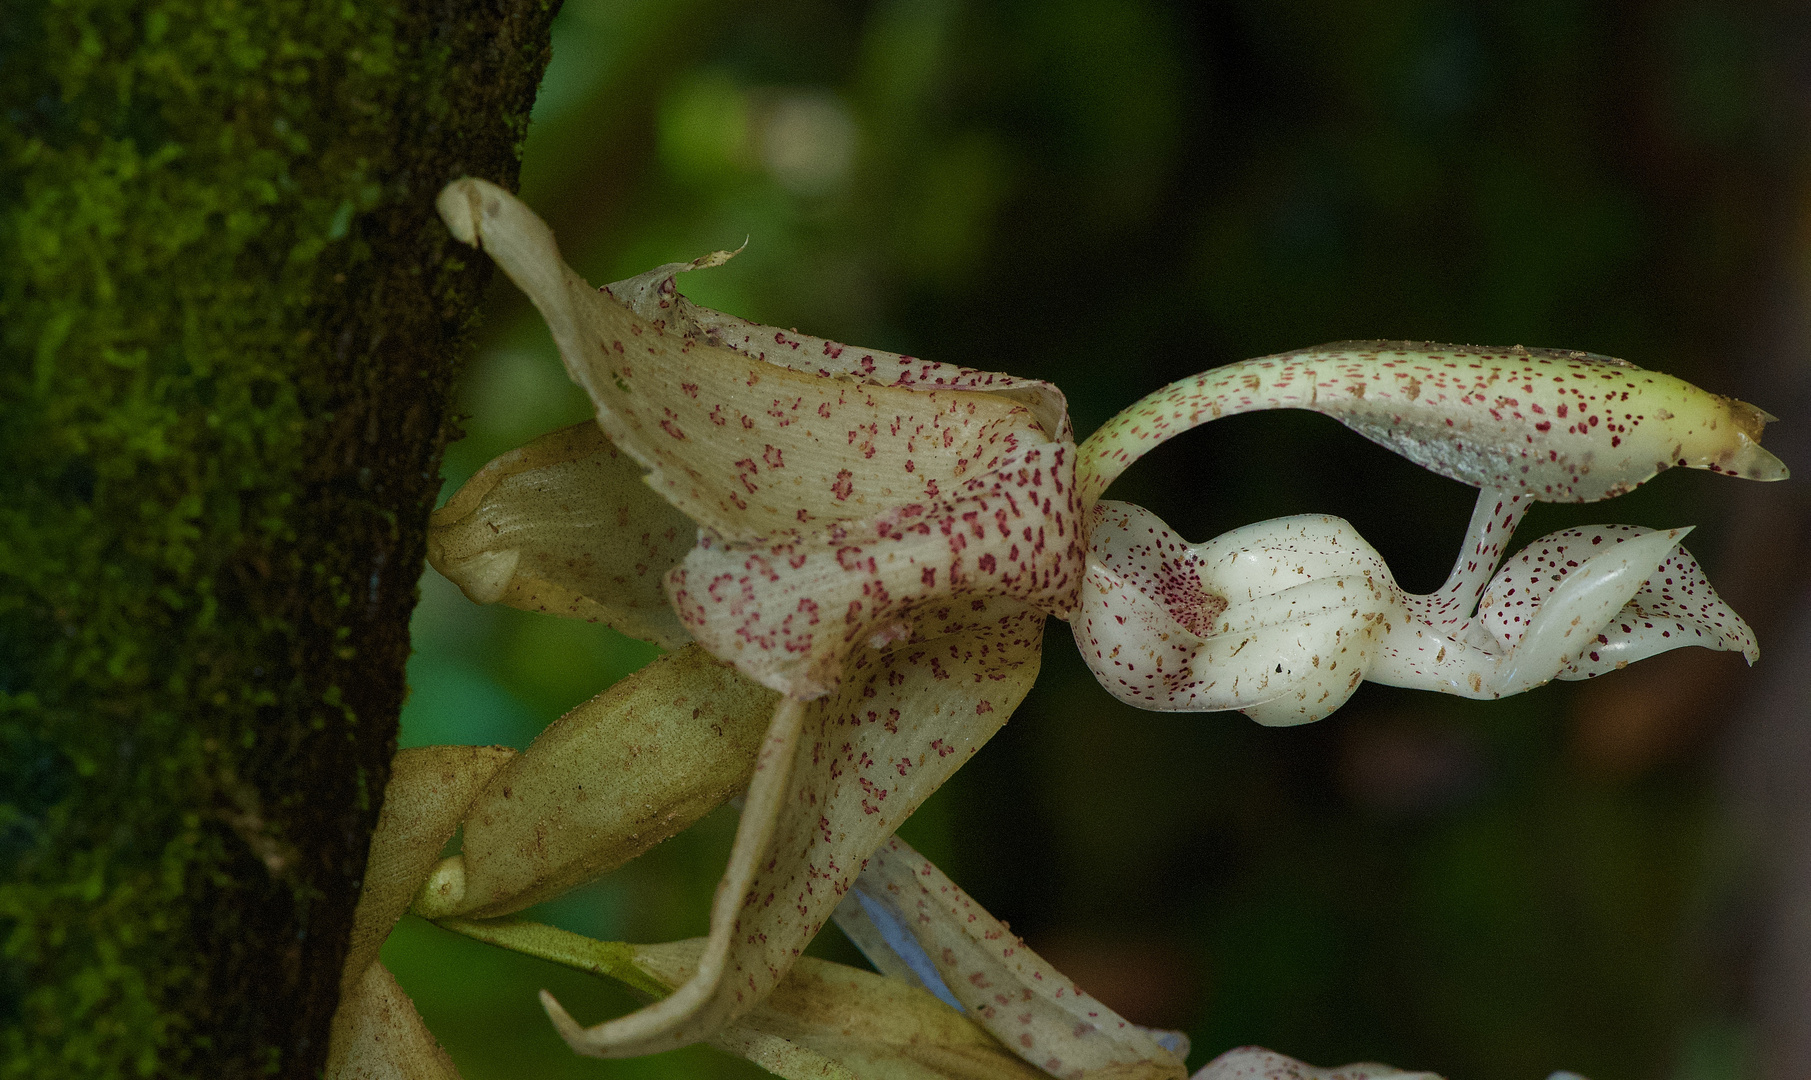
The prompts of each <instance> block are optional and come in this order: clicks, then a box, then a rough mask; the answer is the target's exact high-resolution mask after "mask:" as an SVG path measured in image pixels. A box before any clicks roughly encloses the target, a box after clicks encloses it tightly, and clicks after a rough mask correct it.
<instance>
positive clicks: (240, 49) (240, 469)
mask: <svg viewBox="0 0 1811 1080" xmlns="http://www.w3.org/2000/svg"><path fill="white" fill-rule="evenodd" d="M555 6H556V0H346V2H339V0H332V2H325V3H320V2H315V0H6V2H5V3H3V4H0V110H4V111H0V378H3V379H4V391H3V394H4V407H3V411H0V453H3V455H4V456H3V457H0V462H3V464H0V493H3V494H0V581H4V585H3V586H0V942H3V943H4V951H3V956H4V962H3V964H0V1075H3V1076H5V1077H25V1076H29V1077H33V1078H39V1077H59V1076H72V1077H78V1076H79V1077H83V1078H95V1077H114V1076H136V1075H152V1074H156V1075H171V1076H205V1077H210V1078H212V1077H237V1076H252V1075H283V1076H294V1077H310V1076H315V1075H318V1073H319V1071H320V1067H321V1064H322V1062H323V1060H324V1057H325V1054H326V1032H327V1025H328V1020H329V1017H330V1016H331V1014H332V1011H333V1008H334V1005H335V1001H336V996H337V981H338V977H339V971H340V963H341V958H342V954H343V952H344V948H345V939H346V934H347V930H348V927H349V923H350V917H351V912H352V907H353V903H354V901H355V899H356V896H357V892H358V887H359V879H360V875H361V873H362V872H363V865H364V860H365V848H366V844H367V841H368V839H369V836H370V830H371V826H372V823H373V821H374V819H375V817H376V813H377V802H378V798H379V795H380V793H381V792H382V791H383V787H384V783H385V780H386V778H387V768H388V762H389V759H390V756H391V753H392V752H393V749H394V745H395V737H396V718H397V713H398V710H399V708H400V705H401V701H402V697H403V692H404V685H403V664H404V661H405V660H406V658H407V656H408V652H409V643H408V619H409V614H410V610H411V609H412V608H413V606H414V603H415V581H416V577H417V575H418V573H419V571H420V567H421V563H422V534H423V527H424V524H425V519H426V515H427V512H428V509H429V508H430V506H431V504H432V501H433V498H434V494H435V491H436V489H437V487H438V484H439V479H438V473H439V457H440V451H441V447H442V444H443V442H444V440H445V438H446V406H447V400H448V388H449V385H450V382H451V378H452V375H453V371H454V368H455V366H456V361H457V359H458V357H459V354H460V352H461V348H462V342H463V340H464V334H465V330H466V327H467V324H468V321H469V318H470V314H471V311H472V308H473V304H474V301H475V299H476V297H477V295H478V293H479V290H480V289H481V287H482V285H483V283H484V279H485V277H486V275H487V274H488V270H487V269H486V268H485V266H482V265H479V264H480V263H482V262H483V260H474V261H472V262H471V263H467V262H465V261H462V259H461V255H462V254H463V249H461V248H460V247H458V246H457V245H455V244H452V243H450V242H449V239H448V237H447V236H446V233H445V230H444V229H443V228H442V227H441V226H440V223H439V222H438V220H437V219H436V218H435V216H434V210H433V197H434V194H435V192H436V191H437V190H438V189H439V187H440V186H441V185H442V184H443V183H445V182H446V181H448V180H450V179H453V178H455V177H458V176H460V175H464V174H470V175H474V176H481V177H486V178H488V179H491V180H494V181H497V182H498V183H501V184H504V185H506V186H509V187H512V188H513V187H514V185H515V180H516V171H517V155H518V148H519V145H520V140H521V138H522V135H523V131H524V127H525V125H526V123H527V116H528V109H529V106H530V103H531V102H532V99H533V95H534V91H535V88H536V86H537V84H538V82H539V80H540V74H541V70H542V67H543V66H544V64H545V62H546V60H547V53H548V46H547V43H548V24H549V22H550V21H551V19H552V16H553V13H554V12H553V9H554V7H555Z"/></svg>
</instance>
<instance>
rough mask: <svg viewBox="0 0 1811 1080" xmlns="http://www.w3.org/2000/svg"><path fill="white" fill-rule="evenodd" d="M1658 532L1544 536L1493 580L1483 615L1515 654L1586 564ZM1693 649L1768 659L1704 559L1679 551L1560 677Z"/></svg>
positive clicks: (1618, 528) (1602, 530)
mask: <svg viewBox="0 0 1811 1080" xmlns="http://www.w3.org/2000/svg"><path fill="white" fill-rule="evenodd" d="M1650 535H1653V530H1652V529H1643V528H1640V527H1638V526H1634V525H1592V526H1587V527H1585V528H1581V529H1566V530H1563V531H1561V532H1556V533H1552V534H1550V535H1547V536H1543V537H1541V538H1540V539H1539V540H1536V541H1535V542H1534V543H1532V544H1530V545H1528V546H1527V547H1526V548H1524V549H1523V550H1522V551H1521V552H1520V553H1519V554H1517V555H1515V556H1514V557H1512V558H1511V559H1510V560H1509V561H1508V563H1506V564H1505V565H1504V566H1503V568H1502V570H1501V571H1499V572H1498V574H1497V575H1496V577H1495V578H1493V579H1492V580H1491V582H1490V586H1489V588H1488V589H1487V590H1486V592H1485V597H1484V602H1483V604H1482V605H1481V606H1480V608H1479V611H1478V618H1479V620H1480V621H1481V622H1482V623H1483V624H1484V626H1485V627H1487V628H1488V629H1489V630H1490V632H1491V634H1492V635H1493V636H1494V637H1495V638H1496V639H1497V641H1498V642H1500V643H1501V644H1502V645H1503V647H1504V648H1505V649H1507V648H1509V647H1511V646H1513V645H1515V644H1517V643H1518V642H1520V641H1521V639H1522V637H1523V635H1524V633H1525V632H1526V631H1527V628H1528V625H1529V623H1530V622H1532V621H1533V619H1534V618H1535V615H1536V614H1537V613H1538V612H1539V610H1540V609H1541V607H1542V606H1543V605H1544V604H1545V603H1546V601H1547V600H1548V598H1549V597H1551V596H1552V595H1553V593H1554V591H1555V590H1556V589H1558V588H1559V587H1560V584H1561V583H1562V582H1564V581H1565V580H1566V579H1567V578H1568V577H1569V576H1570V575H1571V574H1572V573H1574V572H1575V571H1576V570H1577V569H1578V567H1579V566H1580V565H1581V564H1583V563H1585V562H1586V561H1588V560H1590V559H1591V558H1593V557H1595V556H1597V555H1600V554H1602V553H1603V552H1606V551H1609V550H1612V549H1614V548H1616V547H1617V546H1619V545H1621V544H1625V543H1627V542H1629V541H1631V540H1634V539H1636V538H1637V537H1642V536H1650ZM1687 645H1697V646H1700V647H1702V648H1706V649H1718V650H1727V651H1730V652H1739V653H1741V654H1742V655H1743V656H1745V657H1747V658H1748V662H1749V663H1751V664H1752V663H1754V661H1755V660H1756V659H1757V658H1758V657H1759V656H1760V649H1759V646H1758V645H1756V643H1755V638H1754V632H1753V631H1752V630H1750V629H1749V628H1748V624H1747V623H1746V622H1744V621H1743V620H1742V617H1741V616H1739V615H1737V614H1736V613H1735V611H1734V610H1733V609H1731V608H1730V606H1729V605H1728V604H1727V603H1725V602H1724V600H1723V598H1722V597H1721V596H1718V595H1717V591H1716V590H1715V589H1713V588H1712V587H1711V584H1710V580H1709V579H1708V578H1707V577H1705V575H1704V570H1703V568H1702V567H1700V566H1699V565H1698V561H1697V560H1696V559H1694V558H1692V556H1691V553H1690V552H1688V551H1686V550H1685V549H1684V548H1674V549H1673V550H1672V551H1671V552H1670V553H1668V554H1667V555H1666V556H1665V558H1664V559H1663V560H1662V561H1661V562H1660V564H1659V565H1658V566H1657V567H1655V568H1654V569H1653V571H1652V572H1651V573H1649V574H1647V576H1646V581H1645V582H1644V583H1643V584H1642V586H1641V588H1640V589H1639V590H1638V591H1636V593H1635V595H1634V596H1633V597H1632V598H1631V599H1630V600H1629V602H1628V603H1627V604H1626V605H1625V606H1624V607H1623V608H1622V609H1621V610H1620V611H1618V612H1617V613H1616V616H1615V617H1614V618H1612V619H1611V620H1610V622H1609V625H1607V626H1605V627H1604V628H1603V630H1602V632H1601V633H1599V634H1598V635H1597V638H1596V641H1595V642H1594V643H1593V644H1592V646H1591V647H1590V648H1589V649H1586V650H1585V651H1584V654H1583V655H1582V656H1581V657H1580V658H1579V659H1578V660H1577V661H1576V662H1574V663H1573V664H1571V665H1570V666H1569V667H1568V669H1567V670H1566V671H1565V672H1562V673H1561V674H1560V676H1559V677H1560V678H1562V679H1585V678H1591V677H1593V676H1596V675H1601V674H1603V673H1604V672H1607V671H1615V670H1617V669H1618V668H1621V667H1624V666H1626V665H1627V664H1629V663H1631V662H1633V661H1636V660H1642V659H1645V658H1647V657H1649V656H1655V655H1657V654H1659V653H1663V652H1668V651H1670V650H1672V649H1679V648H1684V647H1685V646H1687Z"/></svg>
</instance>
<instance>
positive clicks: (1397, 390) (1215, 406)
mask: <svg viewBox="0 0 1811 1080" xmlns="http://www.w3.org/2000/svg"><path fill="white" fill-rule="evenodd" d="M1261 409H1310V410H1312V411H1314V412H1319V413H1324V414H1326V415H1328V416H1331V417H1333V418H1335V419H1336V420H1338V421H1339V422H1340V423H1342V424H1345V425H1346V426H1347V427H1350V428H1351V429H1353V430H1354V431H1357V432H1358V433H1359V434H1361V435H1364V436H1365V437H1366V438H1369V439H1373V440H1375V441H1377V442H1380V443H1382V444H1383V445H1385V446H1388V447H1389V448H1390V449H1392V450H1395V451H1396V452H1397V453H1399V454H1401V455H1403V456H1404V457H1406V458H1408V459H1409V460H1411V461H1413V462H1415V463H1416V464H1419V465H1422V466H1424V467H1425V468H1428V469H1431V470H1433V471H1434V472H1437V473H1439V474H1440V475H1441V476H1447V477H1451V478H1453V479H1455V480H1460V481H1463V482H1465V483H1467V484H1471V485H1473V486H1475V487H1492V488H1502V489H1504V490H1506V491H1508V492H1511V493H1516V494H1528V495H1532V496H1533V497H1535V498H1536V499H1540V500H1543V501H1546V502H1590V501H1592V500H1595V499H1603V498H1608V497H1610V496H1612V495H1618V494H1621V493H1622V492H1625V491H1628V490H1630V489H1631V488H1633V487H1635V486H1636V485H1637V484H1640V483H1641V482H1643V481H1644V480H1647V479H1648V478H1649V477H1651V476H1653V475H1654V474H1655V473H1657V472H1659V471H1661V470H1662V469H1667V468H1670V467H1672V466H1675V465H1683V466H1688V467H1690V468H1695V469H1709V470H1711V471H1713V472H1722V473H1729V474H1732V475H1736V476H1744V477H1747V478H1749V479H1753V480H1783V479H1785V478H1786V475H1787V473H1786V467H1785V466H1784V465H1783V464H1781V463H1780V461H1779V459H1778V458H1776V457H1774V456H1773V455H1772V454H1770V453H1768V452H1767V451H1766V450H1763V449H1761V446H1760V441H1759V440H1760V437H1761V430H1762V429H1763V428H1764V427H1766V424H1767V421H1768V420H1770V419H1772V418H1771V417H1769V416H1768V415H1767V414H1766V413H1764V412H1762V411H1761V410H1760V409H1757V408H1755V407H1754V406H1752V405H1749V404H1747V403H1746V402H1741V401H1736V400H1734V399H1731V398H1726V397H1721V396H1719V395H1716V394H1711V393H1707V392H1706V391H1703V390H1700V389H1698V388H1697V387H1695V386H1693V385H1691V384H1690V383H1688V382H1685V381H1683V380H1681V379H1676V378H1674V377H1673V376H1671V375H1663V374H1661V373H1660V372H1657V371H1644V370H1642V369H1641V368H1638V367H1636V366H1634V365H1633V364H1630V363H1628V362H1627V361H1625V360H1616V359H1613V358H1611V357H1607V356H1597V355H1594V354H1592V353H1582V352H1567V351H1562V350H1557V349H1524V348H1522V347H1520V346H1517V347H1515V348H1510V349H1494V348H1483V347H1479V346H1473V345H1435V344H1430V343H1427V342H1409V341H1341V342H1335V343H1333V344H1331V345H1320V346H1316V347H1314V348H1311V349H1298V350H1296V351H1294V352H1287V353H1278V354H1277V355H1275V356H1263V357H1259V358H1257V359H1255V360H1245V361H1241V362H1239V363H1236V364H1229V365H1227V366H1225V367H1221V368H1215V369H1214V370H1212V371H1208V372H1204V373H1203V374H1200V375H1197V376H1194V377H1192V378H1188V379H1183V380H1181V381H1180V382H1176V383H1172V384H1170V385H1169V386H1166V387H1164V388H1163V389H1161V390H1159V391H1157V392H1156V393H1154V394H1151V395H1150V396H1149V397H1146V398H1145V399H1144V400H1142V401H1140V402H1138V403H1137V404H1135V405H1133V406H1132V407H1130V408H1128V409H1126V410H1125V411H1123V412H1121V413H1119V414H1118V415H1117V416H1115V417H1113V419H1111V420H1109V421H1107V423H1106V424H1105V425H1103V426H1102V427H1101V429H1100V430H1099V431H1096V432H1095V433H1094V434H1093V435H1091V436H1089V438H1088V440H1087V442H1085V443H1083V444H1082V458H1081V461H1080V462H1079V464H1078V479H1079V482H1080V484H1081V488H1082V498H1083V500H1084V502H1092V501H1093V500H1095V499H1097V498H1099V497H1100V496H1101V494H1102V493H1103V492H1104V491H1106V488H1107V485H1108V484H1110V483H1111V482H1112V481H1113V479H1114V477H1116V476H1118V475H1119V474H1120V473H1121V472H1123V471H1124V470H1125V469H1126V467H1127V466H1128V465H1130V464H1131V463H1132V462H1133V461H1136V460H1137V459H1138V458H1139V457H1141V456H1142V455H1144V454H1145V453H1147V452H1148V451H1149V450H1150V449H1151V448H1152V447H1154V446H1156V445H1157V444H1159V443H1161V442H1164V441H1166V440H1168V439H1170V438H1173V437H1174V436H1176V435H1179V434H1181V433H1182V432H1184V431H1187V430H1189V429H1190V428H1193V427H1195V426H1197V425H1199V424H1203V423H1206V422H1207V421H1209V420H1213V419H1215V418H1217V417H1221V416H1230V415H1233V414H1235V413H1243V412H1255V411H1258V410H1261Z"/></svg>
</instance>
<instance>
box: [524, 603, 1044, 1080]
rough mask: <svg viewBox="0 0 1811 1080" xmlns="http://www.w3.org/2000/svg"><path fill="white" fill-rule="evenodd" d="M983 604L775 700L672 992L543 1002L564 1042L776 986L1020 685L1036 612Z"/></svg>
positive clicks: (605, 1049)
mask: <svg viewBox="0 0 1811 1080" xmlns="http://www.w3.org/2000/svg"><path fill="white" fill-rule="evenodd" d="M996 605H999V610H1000V614H999V615H998V617H997V619H996V620H995V621H994V622H993V623H992V624H990V625H989V626H987V627H986V628H984V629H977V630H969V631H966V632H964V633H959V634H949V635H946V636H943V637H939V638H937V639H935V640H932V641H927V642H924V643H921V644H911V645H906V646H901V647H895V648H893V649H890V650H888V651H884V652H883V651H878V650H874V649H871V648H868V647H866V646H863V647H862V648H860V649H859V650H857V652H856V653H855V655H854V657H853V659H852V660H851V662H850V665H849V670H848V672H847V673H846V674H845V677H844V679H843V681H842V683H841V685H840V686H839V688H838V690H837V691H836V693H834V694H832V695H830V696H827V697H823V698H819V699H817V700H815V701H811V702H808V703H807V702H800V701H798V700H796V699H782V700H781V703H780V706H779V708H778V709H777V710H776V711H775V714H774V720H773V724H772V726H771V727H770V728H769V730H768V734H767V737H766V742H765V743H764V747H763V750H762V756H761V760H760V763H759V764H758V765H757V767H756V772H755V776H754V780H753V782H752V783H751V784H750V786H749V792H748V801H747V803H746V805H745V806H744V808H743V812H742V823H741V826H740V827H739V829H738V831H737V834H736V842H735V847H734V849H733V850H732V852H731V855H730V865H729V869H728V870H727V871H726V872H725V874H724V880H723V884H722V886H721V887H720V889H719V891H718V894H717V902H716V904H715V905H714V907H713V909H712V913H711V936H710V940H709V945H708V947H707V948H706V949H705V950H704V952H703V953H702V955H701V957H700V959H699V962H698V966H697V970H696V973H695V974H694V975H693V977H692V978H691V979H690V981H688V982H686V983H685V984H684V985H683V986H681V987H679V989H678V990H677V991H675V992H674V994H673V995H672V996H671V997H668V998H666V999H664V1000H662V1001H659V1002H656V1003H655V1004H653V1005H650V1006H648V1007H647V1008H645V1009H643V1010H641V1011H640V1012H637V1013H633V1014H631V1015H629V1016H625V1017H621V1018H619V1019H615V1020H609V1021H606V1022H604V1023H602V1024H599V1025H597V1026H595V1027H592V1028H589V1029H587V1028H583V1027H580V1026H579V1025H578V1024H577V1023H576V1022H573V1021H571V1019H570V1017H565V1018H564V1019H562V1017H564V1013H562V1012H556V1013H554V1019H555V1022H556V1024H557V1025H558V1026H559V1028H560V1033H561V1034H562V1035H563V1036H565V1038H566V1040H567V1042H568V1043H570V1044H571V1045H572V1047H573V1049H575V1050H577V1051H579V1052H580V1053H584V1054H591V1055H594V1056H597V1057H628V1056H633V1055H636V1054H645V1053H654V1052H656V1051H659V1050H664V1049H670V1048H672V1047H676V1046H683V1045H685V1044H686V1043H688V1042H694V1041H697V1040H699V1039H701V1038H708V1037H710V1035H711V1034H712V1033H713V1032H716V1031H719V1030H721V1029H722V1028H723V1027H724V1025H726V1024H728V1023H730V1022H732V1021H733V1020H734V1019H735V1018H736V1017H738V1016H741V1015H742V1014H743V1013H745V1012H747V1011H748V1010H749V1009H751V1008H753V1007H754V1006H755V1005H756V1004H757V1003H759V1002H760V1000H761V999H762V998H764V997H765V996H766V995H767V993H768V992H769V991H771V990H772V989H773V987H774V986H775V985H776V984H777V983H778V982H779V980H780V979H781V978H782V977H783V976H784V975H785V973H786V971H787V970H788V969H789V968H790V967H791V966H792V964H793V963H794V962H795V961H796V960H797V958H798V956H799V954H800V952H801V951H802V950H803V949H804V947H805V945H806V944H807V943H808V942H809V941H810V940H811V938H812V937H813V936H814V935H815V934H816V933H817V931H818V930H819V929H820V928H821V927H822V926H823V923H824V921H825V920H826V919H828V918H829V917H830V913H831V911H832V910H833V909H834V908H835V907H836V904H837V902H838V901H839V900H841V898H842V896H843V894H844V893H845V892H846V891H847V890H848V888H849V885H850V883H851V882H852V881H853V880H854V878H855V875H856V874H857V873H858V872H859V871H860V868H861V863H862V860H863V859H864V858H866V857H867V855H868V853H869V852H871V851H873V850H874V848H875V847H876V846H877V845H879V844H880V842H881V841H882V840H883V839H885V838H886V837H887V836H888V835H889V834H890V833H892V831H893V830H894V829H895V828H896V827H897V826H898V824H899V823H900V822H901V821H903V820H905V818H906V817H907V816H908V815H909V814H910V813H911V812H912V811H913V810H914V809H916V808H917V806H918V804H919V803H921V802H922V801H923V800H924V799H925V797H927V796H928V795H929V794H930V793H931V792H932V791H935V790H936V789H937V788H938V787H939V786H940V785H941V784H942V783H943V782H944V780H946V779H948V778H949V776H950V775H951V774H952V773H953V772H955V770H956V769H957V767H959V766H960V765H961V764H962V763H963V762H964V761H966V760H967V759H968V758H969V756H970V755H972V754H973V753H974V752H975V751H976V750H978V749H979V748H980V747H981V744H982V743H984V742H986V741H987V739H988V738H989V737H991V736H992V735H993V733H994V732H995V731H996V730H998V729H999V727H1000V725H1001V724H1003V723H1004V722H1005V721H1006V718H1007V717H1008V716H1010V715H1011V714H1012V711H1013V709H1015V708H1017V706H1018V703H1019V701H1020V700H1021V699H1023V698H1024V696H1025V694H1026V693H1027V692H1028V691H1029V690H1030V689H1031V684H1032V682H1033V681H1035V679H1036V678H1037V668H1038V659H1039V655H1040V653H1041V649H1042V633H1043V631H1042V626H1043V620H1044V616H1043V615H1041V614H1040V613H1038V612H1036V611H1034V610H1032V609H1030V608H1027V607H1024V606H1023V605H1010V602H1004V601H996Z"/></svg>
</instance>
